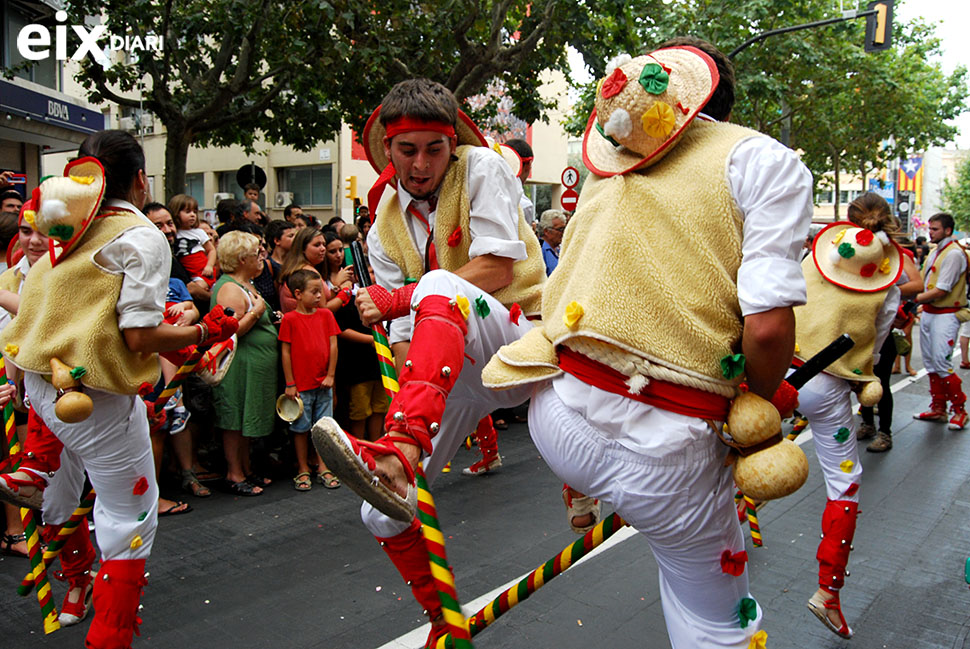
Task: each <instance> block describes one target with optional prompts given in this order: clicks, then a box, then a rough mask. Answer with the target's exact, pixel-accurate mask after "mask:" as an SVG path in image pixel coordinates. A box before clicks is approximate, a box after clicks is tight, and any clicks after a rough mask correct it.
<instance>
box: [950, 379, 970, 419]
mask: <svg viewBox="0 0 970 649" xmlns="http://www.w3.org/2000/svg"><path fill="white" fill-rule="evenodd" d="M944 381H945V386H946V398H947V399H949V400H950V403H951V404H952V405H953V411H954V412H963V408H964V405H963V404H965V403H966V402H967V395H965V394H964V393H963V382H962V381H961V380H960V377H959V376H957V375H956V374H950V375H949V376H947V377H946V378H945V379H944Z"/></svg>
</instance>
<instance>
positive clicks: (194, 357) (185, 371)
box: [155, 309, 235, 406]
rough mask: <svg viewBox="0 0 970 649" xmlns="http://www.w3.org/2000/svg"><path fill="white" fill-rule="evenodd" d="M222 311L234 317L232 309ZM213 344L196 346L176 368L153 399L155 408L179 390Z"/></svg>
mask: <svg viewBox="0 0 970 649" xmlns="http://www.w3.org/2000/svg"><path fill="white" fill-rule="evenodd" d="M224 311H225V314H226V315H227V316H230V317H232V316H233V315H235V313H234V312H233V310H232V309H225V310H224ZM214 344H215V343H214V342H211V343H206V344H201V345H196V347H195V349H194V350H193V351H192V353H191V354H189V357H188V358H186V359H185V362H183V363H182V367H180V368H178V370H177V371H176V372H175V375H174V376H173V377H172V380H171V381H169V382H168V385H166V386H165V389H164V390H162V392H161V394H159V395H158V398H157V399H155V405H156V406H158V405H162V404H164V403H165V402H166V401H168V400H169V398H170V397H171V396H172V395H173V394H175V392H176V391H177V390H178V389H179V386H181V385H182V383H184V382H185V377H187V376H188V375H189V374H192V373H193V372H194V371H195V366H196V365H198V364H199V361H200V360H202V356H204V355H205V353H206V352H207V351H209V348H210V347H212V345H214Z"/></svg>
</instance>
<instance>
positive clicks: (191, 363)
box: [155, 345, 210, 405]
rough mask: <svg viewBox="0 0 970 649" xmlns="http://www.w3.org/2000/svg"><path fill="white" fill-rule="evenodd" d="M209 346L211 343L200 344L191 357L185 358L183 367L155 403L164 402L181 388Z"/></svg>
mask: <svg viewBox="0 0 970 649" xmlns="http://www.w3.org/2000/svg"><path fill="white" fill-rule="evenodd" d="M209 347H210V346H209V345H207V346H204V347H203V346H202V345H199V346H197V347H196V348H195V350H194V351H193V352H192V353H191V354H190V355H189V357H188V358H186V359H185V362H184V363H182V367H180V368H178V371H176V372H175V376H173V377H172V380H171V381H169V382H168V385H166V386H165V389H164V390H162V393H161V394H159V395H158V398H157V399H155V405H162V404H164V403H165V402H166V401H168V400H169V398H170V397H171V396H172V395H173V394H175V392H176V390H178V389H179V386H180V385H182V383H183V382H184V381H185V377H187V376H188V375H189V374H191V373H192V372H194V371H195V366H196V365H198V364H199V361H200V360H202V355H203V354H205V352H206V350H208V349H209Z"/></svg>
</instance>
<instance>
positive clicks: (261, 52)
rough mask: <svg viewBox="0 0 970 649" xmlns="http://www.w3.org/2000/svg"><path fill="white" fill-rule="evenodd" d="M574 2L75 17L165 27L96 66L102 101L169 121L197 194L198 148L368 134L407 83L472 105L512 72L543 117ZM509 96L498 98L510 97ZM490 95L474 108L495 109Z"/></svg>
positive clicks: (180, 172)
mask: <svg viewBox="0 0 970 649" xmlns="http://www.w3.org/2000/svg"><path fill="white" fill-rule="evenodd" d="M577 6H578V5H577V4H576V3H575V1H574V0H531V1H530V0H424V1H418V2H415V1H414V0H380V1H378V0H370V1H365V2H355V1H352V0H333V1H330V0H288V1H287V2H280V1H278V0H277V1H271V0H166V1H164V2H159V1H157V0H107V1H105V0H97V1H94V0H72V1H71V2H70V4H69V10H70V12H71V14H72V19H73V20H75V21H79V20H80V19H81V18H82V17H83V16H84V15H96V16H102V17H103V21H104V24H105V25H106V26H107V30H108V32H109V33H111V34H126V33H127V34H148V33H154V34H159V35H162V36H163V37H164V42H165V48H164V51H163V52H160V53H159V52H148V51H146V52H139V53H138V56H137V57H132V58H131V59H130V60H129V61H127V62H125V63H124V64H117V65H113V66H111V67H109V68H107V69H105V68H102V67H101V66H100V65H97V64H94V63H93V62H90V61H89V62H87V64H86V65H85V66H84V68H83V70H82V72H81V75H80V77H79V79H80V81H81V82H82V83H84V84H85V85H86V87H87V88H88V89H89V91H90V99H91V100H92V101H94V102H96V103H97V102H100V101H103V100H110V101H114V102H116V103H118V104H120V105H122V106H129V107H138V106H139V100H138V99H132V98H131V97H132V96H133V95H132V93H133V92H135V91H136V90H137V89H138V88H139V87H140V85H141V86H143V87H144V88H145V90H144V93H145V96H144V103H143V105H144V108H145V109H147V110H149V111H151V112H152V113H153V114H154V115H156V116H157V118H158V119H159V121H161V122H162V123H163V124H164V125H165V128H166V131H167V143H166V159H165V176H166V179H165V190H166V193H167V194H169V195H171V194H172V193H176V192H180V191H183V188H184V180H185V158H186V155H187V152H188V147H189V145H190V144H199V145H230V144H241V145H243V146H244V147H247V148H249V149H251V148H252V146H253V144H254V142H255V141H256V139H257V138H258V137H262V138H264V139H265V140H267V141H269V142H271V143H282V144H287V145H290V146H293V147H295V148H297V149H300V150H309V149H310V148H312V147H313V146H314V145H315V144H316V143H318V142H320V141H325V140H328V139H330V138H331V137H333V136H334V134H335V133H337V132H338V130H339V128H340V124H341V122H343V121H347V122H349V123H350V124H351V126H353V127H354V128H355V129H357V130H358V131H359V130H360V129H361V128H362V127H363V125H364V122H365V121H366V119H367V117H368V116H369V115H370V113H371V111H372V110H373V109H374V108H375V107H376V106H377V105H378V104H379V103H380V100H381V99H382V98H383V96H384V94H386V92H387V91H388V90H389V89H390V87H391V86H392V85H393V84H395V83H396V82H398V81H400V80H402V79H406V78H411V77H417V76H423V77H428V78H431V79H434V80H436V81H440V82H441V83H443V84H445V85H446V86H447V87H449V88H450V89H451V90H452V91H453V92H454V93H455V95H456V96H457V97H458V99H459V101H462V100H464V99H465V98H467V97H470V96H473V95H477V94H478V93H481V92H482V91H483V90H485V89H486V88H487V87H488V86H489V84H491V83H493V82H501V84H502V87H503V91H504V94H505V96H506V97H510V98H511V99H512V101H513V103H514V111H515V113H516V114H517V115H518V116H520V117H521V118H523V119H526V120H528V121H533V120H536V119H539V118H540V117H541V116H542V114H543V112H544V110H545V109H546V108H547V106H546V105H545V104H544V103H543V101H542V100H541V98H540V95H539V92H538V88H539V83H540V81H539V79H540V73H541V72H542V71H544V70H549V69H560V70H565V69H566V65H567V64H566V58H565V45H564V44H565V42H566V36H567V34H569V33H571V31H572V30H574V29H576V28H577V26H578V25H579V22H578V19H577V16H578V15H579V14H578V11H577ZM496 101H497V100H496ZM495 109H496V102H495V101H493V102H487V103H485V104H484V105H482V106H481V107H479V108H478V109H477V110H476V111H473V112H474V113H475V114H474V115H473V117H475V118H478V119H483V118H487V117H488V116H489V115H492V114H494V112H495Z"/></svg>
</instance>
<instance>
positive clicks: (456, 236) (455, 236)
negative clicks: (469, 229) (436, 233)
mask: <svg viewBox="0 0 970 649" xmlns="http://www.w3.org/2000/svg"><path fill="white" fill-rule="evenodd" d="M459 243H461V227H457V228H455V231H454V232H452V233H451V234H449V235H448V247H449V248H454V247H456V246H457V245H458V244H459Z"/></svg>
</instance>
